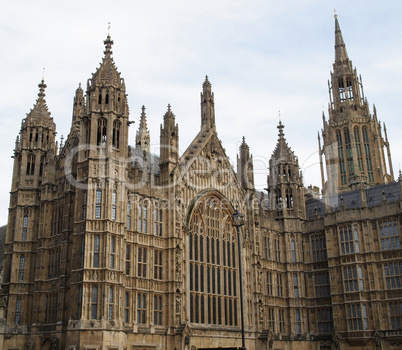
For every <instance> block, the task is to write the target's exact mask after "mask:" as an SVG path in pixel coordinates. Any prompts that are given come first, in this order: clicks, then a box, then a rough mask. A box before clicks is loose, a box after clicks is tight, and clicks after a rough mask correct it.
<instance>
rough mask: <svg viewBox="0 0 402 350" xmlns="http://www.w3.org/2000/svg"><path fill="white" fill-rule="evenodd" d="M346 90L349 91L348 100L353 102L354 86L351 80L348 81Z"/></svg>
mask: <svg viewBox="0 0 402 350" xmlns="http://www.w3.org/2000/svg"><path fill="white" fill-rule="evenodd" d="M346 89H347V91H348V99H349V100H350V101H353V84H352V79H351V78H347V79H346Z"/></svg>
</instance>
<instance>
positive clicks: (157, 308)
mask: <svg viewBox="0 0 402 350" xmlns="http://www.w3.org/2000/svg"><path fill="white" fill-rule="evenodd" d="M154 324H156V325H161V324H162V296H161V295H154Z"/></svg>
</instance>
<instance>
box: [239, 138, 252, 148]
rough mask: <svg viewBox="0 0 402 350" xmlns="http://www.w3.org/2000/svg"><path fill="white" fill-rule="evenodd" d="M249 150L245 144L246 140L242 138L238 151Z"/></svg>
mask: <svg viewBox="0 0 402 350" xmlns="http://www.w3.org/2000/svg"><path fill="white" fill-rule="evenodd" d="M249 149H250V147H249V146H248V144H247V143H246V138H245V137H244V136H243V138H242V142H241V144H240V151H242V150H247V151H248V150H249Z"/></svg>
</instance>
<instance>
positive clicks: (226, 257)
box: [0, 18, 402, 350]
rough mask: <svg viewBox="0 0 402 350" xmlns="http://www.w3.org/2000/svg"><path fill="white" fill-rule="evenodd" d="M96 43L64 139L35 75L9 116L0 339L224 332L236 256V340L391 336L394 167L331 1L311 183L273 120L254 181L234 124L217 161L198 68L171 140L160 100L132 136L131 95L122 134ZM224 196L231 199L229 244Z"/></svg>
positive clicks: (118, 338)
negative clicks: (17, 111)
mask: <svg viewBox="0 0 402 350" xmlns="http://www.w3.org/2000/svg"><path fill="white" fill-rule="evenodd" d="M112 44H113V42H112V40H111V38H110V36H108V37H107V39H106V41H105V46H106V49H105V52H104V57H103V60H102V63H101V65H100V67H99V68H98V69H97V70H96V72H95V73H94V74H93V75H92V78H90V79H89V80H88V83H87V87H86V92H85V94H84V91H83V89H82V88H81V87H79V88H78V89H77V91H76V93H75V97H74V105H73V116H72V125H71V131H70V134H69V136H68V137H67V139H66V141H65V143H64V144H60V147H58V144H57V142H55V135H56V126H55V123H54V121H53V119H52V117H51V116H50V113H49V111H48V108H47V105H46V101H45V88H46V85H45V83H44V81H43V80H42V82H41V83H40V84H39V88H40V90H39V97H38V99H37V101H36V104H35V105H34V107H33V109H32V110H31V111H30V112H29V114H28V115H27V117H26V118H25V119H23V121H22V124H21V131H20V134H19V136H18V137H17V141H16V144H15V149H14V156H13V157H14V173H13V179H12V186H11V196H10V209H9V220H8V227H7V236H6V243H5V258H4V279H3V285H2V291H1V293H2V294H1V295H2V299H1V302H2V303H1V308H0V311H1V313H0V316H1V317H2V318H1V319H0V342H1V343H2V344H1V345H2V348H3V349H19V350H22V349H70V350H72V349H79V350H95V349H98V350H101V349H102V350H106V349H108V350H111V349H113V350H117V349H119V350H123V349H127V350H134V349H147V350H149V349H155V350H156V349H171V350H173V349H177V350H179V349H183V350H184V349H186V350H191V349H199V348H209V347H235V346H241V329H240V326H241V320H240V315H241V312H240V307H241V302H240V279H239V266H240V263H241V264H242V267H243V273H242V281H243V283H242V286H243V290H244V294H243V296H244V297H243V301H244V314H245V320H244V323H245V337H246V347H247V349H248V350H257V349H284V350H285V349H317V350H318V349H320V350H324V349H327V350H328V349H373V350H374V349H382V350H386V349H401V348H402V330H401V319H402V290H401V274H402V259H401V248H400V231H401V196H400V193H401V186H402V179H401V177H400V178H399V179H398V181H395V180H394V178H393V170H392V164H391V157H390V147H389V142H388V139H387V134H386V129H385V126H384V128H383V129H382V127H381V125H380V123H379V122H378V119H377V113H376V110H375V109H374V111H373V114H371V112H370V110H369V105H368V103H367V100H366V99H365V98H364V93H363V86H362V82H361V79H359V78H358V76H357V72H356V70H355V69H353V66H352V62H351V61H350V60H349V58H348V55H347V52H346V48H345V44H344V41H343V38H342V34H341V31H340V29H339V24H338V20H337V18H335V62H334V64H333V71H332V73H331V80H330V82H329V93H330V97H331V99H330V105H329V116H328V119H326V117H325V116H323V123H324V126H323V130H322V140H323V146H322V147H321V137H320V136H319V140H318V141H319V154H320V164H321V173H322V186H323V191H322V196H320V197H319V198H318V197H317V196H316V195H315V194H314V193H309V192H308V191H307V190H306V189H305V187H304V185H303V178H302V173H301V171H300V168H299V164H298V159H297V157H296V155H295V154H294V152H293V151H292V150H291V149H290V147H289V146H288V144H287V142H286V140H285V136H284V126H283V125H282V124H281V123H279V126H278V129H279V136H278V142H277V145H276V148H275V150H274V152H273V154H272V157H271V160H270V163H269V175H268V180H267V192H268V193H267V194H265V195H264V194H263V193H261V192H259V191H256V189H255V188H254V181H253V165H252V164H253V162H252V156H251V154H250V150H249V147H248V145H247V144H246V142H245V140H244V139H243V142H242V143H241V146H240V149H239V156H238V159H237V171H236V172H235V170H234V169H233V168H232V166H231V165H230V163H229V161H228V159H227V157H226V154H225V150H224V148H223V146H222V144H221V142H220V140H219V138H218V136H217V131H216V127H215V108H214V103H215V101H214V94H213V92H212V90H211V84H210V82H209V80H208V78H206V79H205V81H204V83H203V86H202V93H201V127H200V131H199V133H198V134H197V136H196V137H195V138H194V140H193V141H192V142H191V144H190V145H189V146H188V148H187V149H186V151H185V152H184V153H183V154H181V155H180V154H179V152H178V145H179V127H178V125H177V124H176V121H175V115H174V114H173V112H172V110H171V107H170V106H168V109H167V112H166V114H165V115H164V116H163V123H162V124H161V128H160V154H159V155H155V154H152V153H151V152H150V136H149V132H148V129H147V121H146V114H145V108H143V109H142V113H141V116H140V122H139V128H138V132H137V135H136V141H135V146H129V143H128V129H129V126H130V124H131V123H132V121H130V119H129V109H128V104H127V95H126V87H125V83H124V79H123V78H122V77H121V75H120V73H119V72H118V71H117V69H116V66H115V64H114V61H113V58H112V51H111V47H112ZM383 133H384V136H385V139H384V138H383ZM384 150H385V151H384ZM323 159H325V167H326V174H327V179H325V178H324V161H323ZM387 167H388V169H387ZM236 208H237V209H238V210H239V212H241V213H244V214H245V224H244V226H243V227H242V230H241V232H242V234H241V244H240V246H239V245H238V243H237V231H236V228H235V227H234V226H233V225H232V218H231V215H232V214H233V213H234V211H235V209H236ZM239 249H240V252H241V261H239V259H238V256H239V255H238V253H239Z"/></svg>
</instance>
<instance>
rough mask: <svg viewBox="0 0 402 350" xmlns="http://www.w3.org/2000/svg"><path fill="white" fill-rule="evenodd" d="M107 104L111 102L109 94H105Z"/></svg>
mask: <svg viewBox="0 0 402 350" xmlns="http://www.w3.org/2000/svg"><path fill="white" fill-rule="evenodd" d="M105 104H107V105H108V104H109V94H106V96H105Z"/></svg>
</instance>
